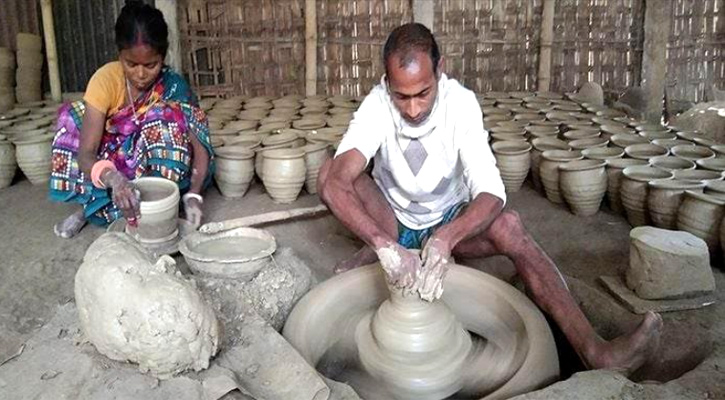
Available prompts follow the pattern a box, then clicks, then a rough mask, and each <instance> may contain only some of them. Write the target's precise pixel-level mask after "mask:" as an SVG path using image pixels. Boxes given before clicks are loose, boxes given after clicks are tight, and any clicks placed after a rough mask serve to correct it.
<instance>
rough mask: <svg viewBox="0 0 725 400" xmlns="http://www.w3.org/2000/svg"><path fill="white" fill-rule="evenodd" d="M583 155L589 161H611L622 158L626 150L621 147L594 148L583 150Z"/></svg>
mask: <svg viewBox="0 0 725 400" xmlns="http://www.w3.org/2000/svg"><path fill="white" fill-rule="evenodd" d="M582 155H583V156H584V158H586V159H588V160H611V159H615V158H622V157H623V156H624V150H622V149H621V148H619V147H592V148H589V149H584V150H582Z"/></svg>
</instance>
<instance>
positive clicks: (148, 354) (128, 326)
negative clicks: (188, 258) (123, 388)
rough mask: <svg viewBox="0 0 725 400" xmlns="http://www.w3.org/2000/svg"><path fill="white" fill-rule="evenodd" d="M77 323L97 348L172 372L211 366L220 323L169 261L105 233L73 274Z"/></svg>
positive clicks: (144, 367) (155, 370)
mask: <svg viewBox="0 0 725 400" xmlns="http://www.w3.org/2000/svg"><path fill="white" fill-rule="evenodd" d="M75 298H76V304H77V306H78V314H79V317H80V322H81V327H82V328H83V332H84V334H85V335H86V337H87V338H88V340H89V341H90V342H91V343H93V345H95V346H96V349H98V351H99V352H100V353H101V354H103V355H105V356H107V357H109V358H111V359H114V360H119V361H131V362H134V363H138V365H139V368H140V369H141V371H143V372H146V371H148V372H150V373H152V374H153V375H155V376H157V377H159V378H162V379H164V378H169V377H171V376H173V375H174V374H177V373H179V372H182V371H184V370H187V369H193V370H196V371H199V370H202V369H205V368H207V367H208V366H209V359H210V358H211V357H212V356H213V355H214V354H215V353H216V351H217V348H218V343H219V328H218V324H217V320H216V318H215V316H214V312H213V311H212V309H211V308H210V307H209V306H208V305H207V304H206V303H205V302H204V301H203V300H202V298H201V296H200V294H199V292H198V291H197V289H196V288H195V287H194V285H193V284H192V283H190V282H189V281H187V280H185V279H184V278H183V277H182V276H181V274H180V273H179V272H178V270H177V269H176V264H175V262H174V260H173V259H172V258H170V257H168V256H163V257H161V258H160V259H159V260H158V261H157V262H155V263H154V261H153V259H151V257H150V256H149V255H148V254H147V253H146V252H145V251H144V250H143V249H142V248H141V247H140V246H139V245H138V244H136V243H135V242H134V241H133V240H132V239H131V238H130V236H128V235H126V234H124V233H106V234H104V235H103V236H101V237H100V238H98V240H96V241H95V242H94V243H93V244H91V246H90V247H89V248H88V251H87V252H86V255H85V257H84V259H83V264H82V265H81V267H80V268H79V270H78V273H77V274H76V278H75Z"/></svg>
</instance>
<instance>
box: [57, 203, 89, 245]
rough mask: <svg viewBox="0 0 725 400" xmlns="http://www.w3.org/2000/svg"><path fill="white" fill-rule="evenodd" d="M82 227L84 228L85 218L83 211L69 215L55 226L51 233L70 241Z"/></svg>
mask: <svg viewBox="0 0 725 400" xmlns="http://www.w3.org/2000/svg"><path fill="white" fill-rule="evenodd" d="M84 226H86V217H84V216H83V210H81V211H78V212H75V213H73V214H71V215H69V216H68V217H67V218H66V219H64V220H63V221H61V222H58V223H57V224H55V226H54V227H53V231H54V232H55V235H56V236H58V237H61V238H63V239H70V238H72V237H73V236H75V235H77V234H78V232H80V231H81V229H83V227H84Z"/></svg>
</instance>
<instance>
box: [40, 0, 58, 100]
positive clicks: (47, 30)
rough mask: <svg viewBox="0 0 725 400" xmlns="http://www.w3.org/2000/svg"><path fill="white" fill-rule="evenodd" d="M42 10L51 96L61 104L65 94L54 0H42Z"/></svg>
mask: <svg viewBox="0 0 725 400" xmlns="http://www.w3.org/2000/svg"><path fill="white" fill-rule="evenodd" d="M40 8H41V15H42V18H43V34H44V36H45V58H46V60H47V61H48V78H49V79H50V95H51V97H52V98H53V101H55V102H58V103H60V102H61V101H63V93H62V91H61V86H60V69H59V68H58V48H57V46H56V43H55V24H54V22H53V2H52V0H41V1H40Z"/></svg>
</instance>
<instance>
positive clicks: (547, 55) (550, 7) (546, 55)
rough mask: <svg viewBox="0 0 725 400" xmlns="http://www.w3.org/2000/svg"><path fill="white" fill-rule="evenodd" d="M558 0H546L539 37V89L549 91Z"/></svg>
mask: <svg viewBox="0 0 725 400" xmlns="http://www.w3.org/2000/svg"><path fill="white" fill-rule="evenodd" d="M555 8H556V0H544V9H543V11H542V12H541V37H540V39H539V76H538V78H539V80H538V84H537V85H536V87H537V90H539V91H543V92H548V91H549V89H550V88H551V44H552V41H553V39H554V9H555Z"/></svg>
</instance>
